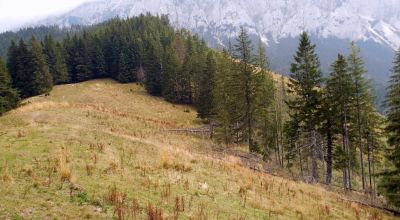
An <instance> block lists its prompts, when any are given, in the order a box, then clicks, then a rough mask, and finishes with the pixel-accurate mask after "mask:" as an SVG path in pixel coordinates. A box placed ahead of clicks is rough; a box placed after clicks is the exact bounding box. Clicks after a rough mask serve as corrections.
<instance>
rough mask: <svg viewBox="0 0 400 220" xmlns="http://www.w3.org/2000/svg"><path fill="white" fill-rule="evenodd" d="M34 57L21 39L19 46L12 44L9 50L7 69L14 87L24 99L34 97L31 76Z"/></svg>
mask: <svg viewBox="0 0 400 220" xmlns="http://www.w3.org/2000/svg"><path fill="white" fill-rule="evenodd" d="M31 66H32V55H31V51H29V50H28V46H27V45H26V44H25V42H24V41H23V40H22V39H20V41H19V44H18V46H16V45H14V44H12V45H11V47H10V48H9V50H8V59H7V67H8V68H9V71H10V75H11V79H12V86H13V87H14V88H16V89H18V91H19V93H20V95H21V97H22V98H26V97H30V96H32V89H31V88H32V86H31V83H32V81H33V75H32V74H31Z"/></svg>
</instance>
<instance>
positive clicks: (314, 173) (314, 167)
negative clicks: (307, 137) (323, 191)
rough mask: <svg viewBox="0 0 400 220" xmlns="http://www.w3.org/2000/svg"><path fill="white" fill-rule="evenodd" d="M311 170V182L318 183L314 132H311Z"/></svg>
mask: <svg viewBox="0 0 400 220" xmlns="http://www.w3.org/2000/svg"><path fill="white" fill-rule="evenodd" d="M311 146H312V149H311V150H312V152H311V159H312V161H311V169H312V178H313V180H312V182H318V180H319V174H318V161H317V160H318V149H317V138H316V134H315V130H314V129H313V130H312V131H311Z"/></svg>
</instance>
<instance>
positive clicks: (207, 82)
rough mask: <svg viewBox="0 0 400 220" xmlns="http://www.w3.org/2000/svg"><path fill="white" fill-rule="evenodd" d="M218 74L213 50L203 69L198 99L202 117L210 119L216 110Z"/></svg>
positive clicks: (199, 115) (198, 108)
mask: <svg viewBox="0 0 400 220" xmlns="http://www.w3.org/2000/svg"><path fill="white" fill-rule="evenodd" d="M215 74H216V62H215V59H214V55H213V53H212V52H209V53H208V55H207V61H206V68H205V69H204V71H203V74H202V75H201V79H200V85H199V97H198V100H197V103H196V105H197V111H198V114H197V115H198V117H199V118H201V119H210V118H211V117H212V116H213V110H214V100H213V91H214V87H215V85H214V82H215Z"/></svg>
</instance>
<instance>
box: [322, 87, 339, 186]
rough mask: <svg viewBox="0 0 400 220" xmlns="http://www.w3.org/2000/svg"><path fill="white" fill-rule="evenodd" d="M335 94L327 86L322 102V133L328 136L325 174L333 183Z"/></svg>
mask: <svg viewBox="0 0 400 220" xmlns="http://www.w3.org/2000/svg"><path fill="white" fill-rule="evenodd" d="M333 97H334V94H332V91H330V88H329V87H328V88H325V89H324V90H323V95H322V102H321V103H322V104H321V115H320V120H321V123H322V125H321V127H320V133H321V134H322V135H324V136H325V138H326V155H325V161H326V176H325V183H326V184H328V185H329V184H331V183H332V175H333V165H334V164H333V162H334V157H333V155H334V146H333V145H334V135H335V134H336V133H338V132H337V127H338V125H337V120H336V119H337V117H336V115H335V114H337V111H336V110H337V109H336V106H335V105H336V103H335V100H333Z"/></svg>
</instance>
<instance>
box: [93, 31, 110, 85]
mask: <svg viewBox="0 0 400 220" xmlns="http://www.w3.org/2000/svg"><path fill="white" fill-rule="evenodd" d="M90 62H91V63H90V70H91V72H92V73H93V75H94V77H96V78H104V77H106V76H107V70H106V61H105V58H104V52H103V48H102V42H101V41H100V39H99V38H98V36H94V37H93V38H91V49H90Z"/></svg>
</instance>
